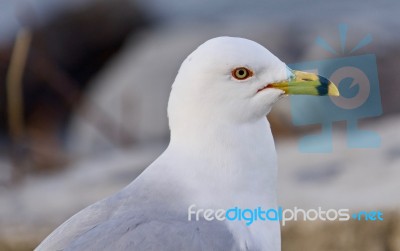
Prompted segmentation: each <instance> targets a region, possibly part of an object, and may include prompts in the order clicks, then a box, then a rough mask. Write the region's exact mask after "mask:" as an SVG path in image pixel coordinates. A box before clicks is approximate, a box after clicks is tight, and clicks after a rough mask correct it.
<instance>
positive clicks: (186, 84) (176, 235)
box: [36, 37, 339, 251]
mask: <svg viewBox="0 0 400 251" xmlns="http://www.w3.org/2000/svg"><path fill="white" fill-rule="evenodd" d="M154 74H156V73H154ZM291 94H294V95H295V94H302V95H320V96H323V95H333V96H338V95H339V92H338V89H337V88H336V87H335V85H334V84H333V83H332V82H330V81H329V80H328V79H326V78H324V77H321V76H318V75H316V74H313V73H306V72H301V71H295V70H292V69H290V68H288V67H287V65H286V64H285V63H283V62H282V61H281V60H280V59H278V58H277V57H276V56H274V55H273V54H272V53H271V52H269V51H268V50H267V49H266V48H264V47H263V46H261V45H260V44H258V43H256V42H254V41H251V40H247V39H244V38H238V37H217V38H213V39H210V40H208V41H206V42H205V43H203V44H202V45H200V46H199V47H198V48H197V49H196V50H195V51H193V52H192V53H191V54H190V55H189V56H188V57H187V58H186V59H185V60H184V62H183V63H182V65H181V67H180V69H179V72H178V74H177V76H176V78H175V81H174V83H173V85H172V89H171V93H170V98H169V102H168V118H169V128H170V132H171V135H170V143H169V145H168V147H167V149H166V150H165V151H164V152H163V153H162V154H161V155H160V156H159V157H158V158H157V159H156V160H155V161H154V162H153V163H152V164H150V166H148V167H147V168H146V169H145V170H144V171H143V173H142V174H140V175H139V176H138V177H137V178H136V179H135V180H133V181H132V182H131V183H130V184H129V185H128V186H127V187H125V188H124V189H122V190H121V191H119V192H117V193H116V194H114V195H112V196H110V197H108V198H105V199H103V200H101V201H99V202H97V203H94V204H93V205H91V206H89V207H87V208H85V209H83V210H82V211H80V212H78V213H77V214H75V215H74V216H72V217H71V218H70V219H68V220H67V221H66V222H64V223H63V224H62V225H61V226H59V227H58V228H57V229H56V230H55V231H54V232H52V233H51V234H50V235H49V236H48V237H47V238H46V239H45V240H44V241H43V242H42V243H41V244H40V245H39V246H38V247H37V248H36V250H38V251H39V250H167V251H172V250H174V251H177V250H185V251H186V250H187V251H197V250H206V251H208V250H221V251H222V250H223V251H227V250H266V251H276V250H280V249H281V238H280V225H279V221H266V220H264V221H261V220H258V221H257V220H256V221H254V222H253V223H252V224H251V225H247V224H246V222H244V221H240V220H232V221H231V220H227V219H225V220H217V217H215V218H214V220H209V219H210V218H209V215H208V216H207V215H205V213H204V212H202V213H200V214H197V213H196V215H190V216H192V218H193V219H190V216H189V214H191V212H190V211H191V210H195V209H199V210H200V209H209V210H215V211H217V210H219V209H225V210H226V209H228V208H233V207H236V208H248V209H254V208H258V207H261V208H263V209H265V208H277V207H278V204H277V193H276V185H277V184H276V182H277V170H278V168H277V155H276V151H275V145H274V140H273V136H272V133H271V130H270V125H269V122H268V120H267V119H266V115H267V114H268V113H269V112H270V110H271V108H272V106H273V104H274V103H275V102H276V101H278V100H279V99H281V98H282V97H284V96H287V95H291ZM188 209H189V210H188ZM207 217H208V218H207ZM194 218H196V219H194Z"/></svg>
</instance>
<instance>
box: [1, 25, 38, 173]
mask: <svg viewBox="0 0 400 251" xmlns="http://www.w3.org/2000/svg"><path fill="white" fill-rule="evenodd" d="M31 40H32V33H31V31H30V30H29V29H28V28H21V29H20V31H19V32H18V34H17V38H16V40H15V45H14V49H13V51H12V54H11V61H10V66H9V68H8V72H7V80H6V86H7V88H6V92H7V95H6V96H7V112H8V113H7V115H8V130H9V135H10V139H11V144H12V147H11V151H12V153H11V154H12V159H13V174H12V179H13V180H18V179H19V178H20V177H21V175H22V173H23V170H22V169H23V168H22V165H23V163H22V162H23V159H21V158H20V157H21V156H17V155H19V153H20V151H19V148H20V146H21V145H22V144H23V143H22V142H23V141H24V138H25V128H24V125H25V122H24V104H23V101H24V97H23V88H22V78H23V75H24V69H25V66H26V61H27V57H28V53H29V48H30V45H31Z"/></svg>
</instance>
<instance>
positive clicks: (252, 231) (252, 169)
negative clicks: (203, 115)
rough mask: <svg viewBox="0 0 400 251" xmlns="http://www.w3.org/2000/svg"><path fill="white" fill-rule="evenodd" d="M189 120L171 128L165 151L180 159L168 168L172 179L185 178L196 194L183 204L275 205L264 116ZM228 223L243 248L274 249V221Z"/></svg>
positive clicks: (270, 144) (271, 158)
mask: <svg viewBox="0 0 400 251" xmlns="http://www.w3.org/2000/svg"><path fill="white" fill-rule="evenodd" d="M216 123H218V122H216ZM189 124H190V125H191V126H185V128H184V129H183V128H182V130H181V131H172V134H171V142H170V145H169V146H168V149H167V150H166V152H165V155H166V157H168V156H171V157H172V156H173V158H174V159H175V160H176V159H177V157H178V159H179V160H180V161H181V163H180V164H179V165H175V166H174V167H172V169H175V170H171V171H172V172H173V173H175V174H179V177H178V179H179V180H177V182H185V187H190V189H191V190H192V193H191V194H196V197H191V198H189V200H190V201H188V204H196V205H197V206H198V207H201V208H212V209H219V208H221V209H228V208H231V207H235V206H238V207H240V208H250V209H254V208H257V207H261V208H262V209H264V210H266V209H269V208H276V207H277V202H276V180H277V160H276V152H275V146H274V141H273V138H272V134H271V130H270V126H269V123H268V121H267V120H266V119H265V118H263V119H260V120H257V121H254V122H251V123H242V124H232V123H230V124H229V123H226V124H224V123H220V124H219V125H217V124H215V123H214V124H213V125H210V126H207V125H204V124H203V125H201V124H196V123H190V122H189ZM204 181H207V182H206V183H207V186H204V183H205V182H204ZM227 223H228V225H229V226H230V228H231V230H232V232H233V233H234V234H235V235H237V238H239V239H240V241H241V242H242V243H241V245H242V246H247V247H248V246H249V245H250V246H253V247H254V248H255V249H256V248H262V250H264V248H266V247H268V248H269V249H268V250H275V249H274V248H271V247H277V246H279V245H280V244H279V243H276V242H277V241H278V242H280V240H279V239H280V236H279V223H278V222H265V221H262V222H254V223H253V224H252V225H251V226H250V227H247V226H244V224H243V222H227ZM276 239H278V240H276ZM271 243H272V244H271Z"/></svg>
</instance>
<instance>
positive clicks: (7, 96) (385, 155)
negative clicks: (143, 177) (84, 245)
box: [0, 0, 400, 251]
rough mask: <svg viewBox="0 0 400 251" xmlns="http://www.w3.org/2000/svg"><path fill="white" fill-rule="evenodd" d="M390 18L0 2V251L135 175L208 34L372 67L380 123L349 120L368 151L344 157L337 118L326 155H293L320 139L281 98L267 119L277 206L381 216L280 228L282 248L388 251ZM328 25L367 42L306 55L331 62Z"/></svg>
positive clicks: (395, 196)
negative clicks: (359, 60) (275, 160)
mask: <svg viewBox="0 0 400 251" xmlns="http://www.w3.org/2000/svg"><path fill="white" fill-rule="evenodd" d="M399 13H400V4H399V3H398V1H396V0H390V1H389V0H387V1H385V0H382V1H379V2H378V1H362V0H357V1H352V2H351V3H350V2H348V1H344V0H337V1H330V2H324V3H317V2H313V1H311V0H299V1H292V2H290V1H279V2H277V1H272V0H263V1H261V0H254V1H251V2H249V1H236V0H233V1H232V0H229V1H228V0H226V1H210V0H204V1H194V0H187V1H178V0H171V1H161V0H114V1H110V0H108V1H107V0H57V1H53V0H0V76H1V78H0V88H1V89H0V250H32V249H33V248H34V247H35V246H36V245H37V244H38V243H39V242H40V241H41V240H42V239H43V238H44V237H45V236H47V235H48V234H49V233H50V232H51V231H52V230H53V229H54V228H55V227H57V226H58V225H59V224H61V223H62V222H64V221H65V220H66V219H67V218H69V217H70V216H71V215H72V214H74V213H75V212H77V211H79V210H80V209H82V208H83V207H85V206H87V205H89V204H91V203H93V202H95V201H97V200H99V199H101V198H103V197H105V196H108V195H111V194H113V193H114V192H116V191H118V190H119V189H121V188H122V187H124V186H126V185H127V184H128V183H130V182H131V181H132V180H133V179H134V178H135V177H136V176H137V175H138V174H140V172H141V171H142V170H143V169H144V168H145V167H146V166H147V165H148V164H149V163H151V162H152V161H153V160H154V159H155V158H156V157H157V156H158V155H159V154H160V153H161V152H162V151H163V149H164V148H165V147H166V145H167V143H168V137H169V132H168V126H167V115H166V107H167V101H168V95H169V91H170V87H171V84H172V82H173V80H174V77H175V75H176V73H177V70H178V69H179V66H180V63H181V62H182V61H183V60H184V58H185V57H186V56H187V55H188V54H189V53H190V52H191V51H193V50H194V49H195V48H196V47H197V46H198V45H200V44H201V43H203V42H204V41H206V40H207V39H209V38H212V37H216V36H221V35H229V36H241V37H246V38H249V39H252V40H255V41H257V42H258V43H260V44H262V45H264V46H265V47H267V48H268V49H269V50H270V51H271V52H273V53H274V54H275V55H277V56H278V57H279V58H280V59H281V60H283V61H284V62H286V63H287V64H294V63H301V62H307V61H310V60H327V61H329V60H333V59H337V58H339V59H340V58H344V57H348V56H357V55H364V54H374V55H375V56H376V66H377V69H375V70H376V71H377V76H378V79H379V93H378V94H376V93H377V92H375V94H376V95H380V99H381V101H379V102H378V101H377V102H375V104H373V106H374V107H376V106H379V107H380V108H381V109H382V112H381V113H379V114H370V115H371V116H368V114H367V115H363V116H362V117H360V116H359V114H358V113H357V112H356V111H354V113H351V111H350V115H351V116H354V120H357V121H358V124H359V128H361V129H363V130H369V131H373V132H375V133H377V135H379V138H380V144H379V145H378V146H376V147H373V148H365V147H361V148H350V147H349V146H348V144H347V141H348V136H349V135H348V130H347V123H346V121H345V120H346V119H343V121H337V120H339V119H336V120H334V121H331V122H333V123H331V124H333V129H332V137H331V140H329V142H328V143H329V144H330V143H331V144H332V146H333V148H332V150H331V151H328V152H324V153H305V152H303V151H301V150H302V149H300V148H299V140H300V139H301V138H302V137H304V136H306V135H310V134H316V133H318V132H320V131H321V130H322V129H321V128H322V127H321V124H318V123H317V124H315V125H312V124H310V125H308V124H305V125H303V126H295V125H294V124H293V122H292V115H293V113H292V112H291V101H292V100H290V99H286V100H283V101H281V102H280V103H279V104H277V105H276V106H275V107H274V109H273V111H272V113H271V114H270V115H269V120H270V122H271V125H272V129H273V132H274V135H275V138H276V145H277V152H278V156H279V166H280V169H279V170H280V171H279V172H280V173H279V201H280V202H279V204H280V205H282V206H283V207H287V208H290V207H294V206H298V207H303V208H317V207H319V206H321V207H323V208H349V209H350V210H354V211H357V210H383V212H384V221H382V222H372V221H369V222H357V221H349V222H306V223H304V222H301V221H299V222H290V223H289V224H288V225H287V226H285V227H283V228H282V233H283V250H308V251H313V250H367V251H369V250H374V251H375V250H376V251H395V250H400V214H399V212H400V144H399V143H400V133H399V126H400V114H399V112H400V88H399V84H400V75H399V70H400V68H399V67H400V32H399V30H400V19H399V18H398V14H399ZM341 24H346V26H347V27H348V28H347V29H348V30H347V37H346V41H345V42H346V46H348V47H347V48H349V49H351V48H354V47H356V46H357V44H358V43H359V42H360V41H362V39H363V38H365V37H366V36H368V35H370V36H371V37H372V42H370V43H368V44H366V45H365V46H363V47H362V48H360V49H359V50H357V51H356V52H354V53H347V54H346V53H345V52H349V51H350V50H347V51H345V52H343V53H339V54H334V53H332V51H329V50H327V49H326V48H325V49H324V48H323V47H321V46H319V45H318V43H316V40H318V39H317V38H318V37H319V38H322V39H323V40H325V41H326V42H327V43H328V44H329V45H330V46H331V48H332V49H334V50H335V51H341V45H342V42H343V41H342V40H341V37H340V31H339V29H338V27H339V26H340V25H341ZM339 88H340V86H339ZM341 91H342V90H341ZM299 105H300V106H301V107H304V110H305V111H309V112H310V111H311V112H312V111H313V109H314V108H315V107H316V104H315V103H312V102H310V103H309V102H307V101H306V100H305V101H304V102H303V103H300V104H297V103H296V106H299ZM320 116H321V121H323V120H322V119H323V118H322V117H323V116H326V114H325V115H324V114H322V115H320ZM346 118H347V120H348V118H349V117H348V116H347V117H346ZM360 140H363V138H362V137H361V138H360Z"/></svg>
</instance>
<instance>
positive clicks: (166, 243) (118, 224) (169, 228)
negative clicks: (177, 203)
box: [35, 191, 236, 251]
mask: <svg viewBox="0 0 400 251" xmlns="http://www.w3.org/2000/svg"><path fill="white" fill-rule="evenodd" d="M158 198H160V197H158ZM169 204H170V203H166V202H165V201H154V200H153V199H149V198H147V197H146V198H144V197H143V196H139V195H138V196H132V195H127V194H126V193H124V192H123V191H121V192H120V193H118V194H116V195H114V196H112V197H110V198H108V199H105V200H103V201H100V202H97V203H95V204H93V205H92V206H89V207H88V208H86V209H84V210H82V211H81V212H79V213H78V214H76V215H74V216H73V217H71V218H70V219H69V220H68V221H66V222H65V223H64V224H62V225H61V226H60V227H59V228H57V229H56V230H55V231H54V232H53V233H52V234H51V235H49V236H48V237H47V238H46V239H45V240H44V241H43V242H42V243H41V244H40V245H39V246H38V247H37V248H36V249H35V250H36V251H43V250H52V251H53V250H63V251H75V250H79V251H80V250H96V251H97V250H138V251H141V250H147V251H148V250H157V251H159V250H166V251H170V250H171V251H172V250H174V251H179V250H191V251H200V250H204V251H209V250H215V251H219V250H224V251H226V250H236V248H235V246H236V245H235V242H234V238H233V236H232V234H231V232H230V231H229V230H228V229H227V227H226V225H225V224H224V223H223V222H218V221H205V220H201V219H200V221H188V220H187V215H186V213H185V212H180V213H178V212H177V211H176V210H173V209H172V207H171V206H169Z"/></svg>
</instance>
